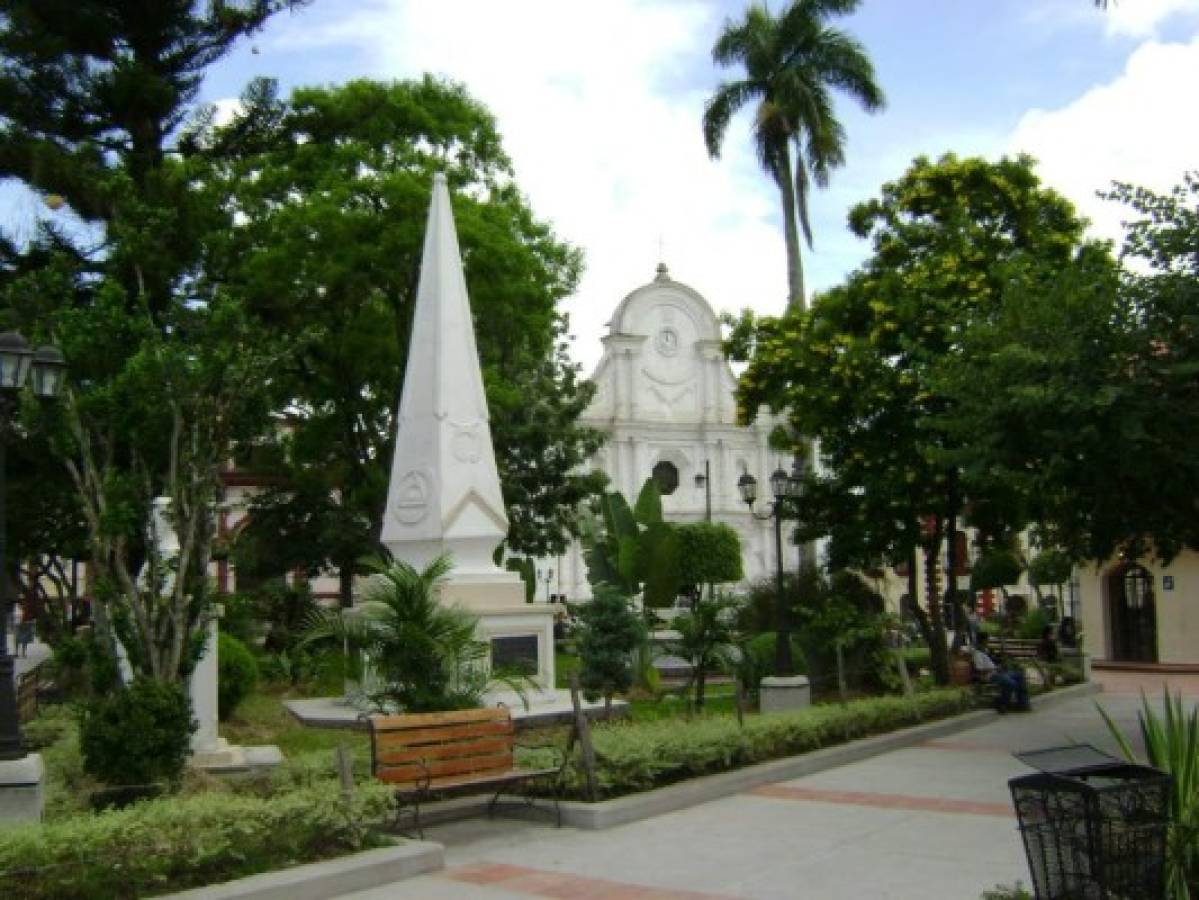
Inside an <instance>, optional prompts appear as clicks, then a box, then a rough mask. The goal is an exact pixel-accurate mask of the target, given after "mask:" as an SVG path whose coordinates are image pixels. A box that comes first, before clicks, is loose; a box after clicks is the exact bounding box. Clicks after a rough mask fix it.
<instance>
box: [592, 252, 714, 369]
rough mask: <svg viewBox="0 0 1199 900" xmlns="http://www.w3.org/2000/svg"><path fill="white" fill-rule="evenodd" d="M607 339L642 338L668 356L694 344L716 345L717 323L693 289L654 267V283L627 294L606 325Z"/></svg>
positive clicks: (660, 266) (703, 300)
mask: <svg viewBox="0 0 1199 900" xmlns="http://www.w3.org/2000/svg"><path fill="white" fill-rule="evenodd" d="M608 333H609V334H610V335H643V336H645V337H650V338H653V339H654V342H655V345H657V346H658V348H659V350H665V351H666V352H668V353H669V352H670V351H671V350H672V349H677V348H678V347H680V346H684V345H691V344H693V343H694V342H695V341H697V340H698V341H719V340H720V337H721V335H720V322H719V320H718V319H717V318H716V314H715V313H714V312H713V311H712V307H711V305H710V304H709V303H708V301H707V300H705V299H704V298H703V295H701V294H700V293H699V291H697V290H695V289H694V288H691V287H688V286H687V285H685V284H683V283H682V282H680V281H675V280H674V279H673V278H671V277H670V270H669V269H667V268H666V264H665V263H658V271H657V275H655V277H654V280H653V281H651V282H649V283H648V284H644V285H642V286H641V287H639V288H637V289H636V290H634V291H632V292H630V293H629V294H628V295H627V296H626V297H625V298H624V299H623V300H621V301H620V304H619V305H618V306H617V307H616V311H615V312H614V313H613V314H612V319H611V321H609V322H608Z"/></svg>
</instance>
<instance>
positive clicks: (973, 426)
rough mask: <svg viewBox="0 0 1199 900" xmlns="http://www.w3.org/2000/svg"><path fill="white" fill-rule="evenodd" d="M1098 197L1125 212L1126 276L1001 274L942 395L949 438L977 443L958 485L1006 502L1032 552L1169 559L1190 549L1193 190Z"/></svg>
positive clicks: (1198, 224)
mask: <svg viewBox="0 0 1199 900" xmlns="http://www.w3.org/2000/svg"><path fill="white" fill-rule="evenodd" d="M1109 196H1110V198H1111V199H1113V200H1116V201H1119V202H1122V203H1124V204H1126V205H1127V207H1128V208H1129V213H1130V221H1129V222H1128V225H1127V229H1128V231H1127V238H1126V241H1125V245H1124V249H1123V253H1122V258H1123V260H1124V261H1125V262H1126V265H1125V266H1123V267H1122V268H1121V270H1120V271H1119V272H1117V271H1116V270H1114V269H1113V268H1112V267H1111V265H1110V262H1109V261H1107V260H1106V259H1105V258H1102V257H1099V258H1094V257H1092V258H1091V259H1089V260H1087V261H1086V265H1082V266H1076V267H1073V268H1071V269H1067V270H1062V271H1058V272H1053V271H1037V270H1028V271H1026V272H1024V273H1021V274H1019V275H1016V274H1015V273H1013V277H1012V279H1011V280H1010V281H1009V284H1008V287H1007V290H1006V292H1005V300H1004V305H1003V308H1002V309H1001V310H1000V312H999V314H998V315H997V316H995V317H994V318H993V319H992V320H991V321H988V322H984V323H980V324H977V325H976V326H975V327H973V328H972V329H971V331H970V333H969V334H967V335H966V336H965V340H964V342H963V347H964V352H963V353H962V354H961V357H960V359H959V360H958V364H957V365H956V366H955V367H954V368H953V369H948V368H947V369H945V370H944V371H943V372H942V375H941V388H940V389H942V390H944V392H945V393H947V394H948V395H949V396H950V397H951V398H952V402H953V405H954V409H955V416H954V420H955V421H954V422H953V423H952V424H953V428H954V431H955V433H956V434H959V435H966V434H972V435H983V436H985V439H983V440H979V439H977V438H976V440H975V441H974V446H973V447H972V449H971V451H970V452H969V454H964V460H963V468H964V471H965V472H966V475H967V477H968V478H969V479H970V480H971V481H974V482H979V481H984V480H985V481H986V482H987V483H988V484H999V483H1002V484H1005V485H1007V486H1008V488H1009V490H1011V491H1013V492H1015V493H1016V494H1018V495H1019V496H1020V497H1021V498H1022V501H1021V502H1023V503H1024V504H1025V506H1026V507H1027V509H1028V518H1029V520H1030V521H1031V522H1033V523H1034V524H1035V525H1036V528H1037V530H1038V531H1039V533H1040V537H1041V538H1042V540H1041V543H1042V544H1043V545H1046V546H1052V547H1056V548H1059V549H1060V550H1061V552H1062V553H1063V554H1064V555H1065V556H1066V557H1068V559H1070V560H1084V559H1107V558H1110V557H1112V556H1114V555H1116V554H1124V555H1127V556H1129V557H1130V558H1136V557H1139V556H1143V555H1156V556H1158V557H1159V558H1161V559H1164V560H1168V559H1170V558H1172V557H1173V556H1174V555H1176V554H1177V553H1178V552H1179V551H1180V550H1182V549H1184V548H1187V547H1196V546H1199V533H1197V532H1196V529H1195V519H1194V515H1193V508H1194V498H1195V496H1197V495H1199V461H1197V460H1196V459H1195V456H1194V454H1193V453H1192V452H1191V450H1192V448H1193V447H1194V445H1195V441H1196V440H1199V403H1197V400H1199V392H1197V391H1196V380H1195V375H1196V373H1199V346H1197V339H1196V328H1197V326H1199V320H1197V317H1196V315H1195V312H1194V310H1195V308H1196V303H1197V302H1199V251H1196V249H1195V248H1196V246H1199V181H1197V180H1196V176H1194V175H1191V176H1188V177H1187V178H1186V179H1185V180H1184V182H1183V184H1181V185H1179V186H1178V187H1177V188H1176V189H1174V190H1173V191H1171V192H1169V193H1167V194H1157V193H1155V192H1152V191H1147V190H1144V189H1141V188H1135V187H1132V186H1129V185H1117V187H1116V188H1115V189H1114V190H1113V191H1112V192H1111V194H1110V195H1109ZM1163 483H1169V484H1170V485H1171V490H1169V491H1165V492H1163V491H1162V490H1161V485H1162V484H1163Z"/></svg>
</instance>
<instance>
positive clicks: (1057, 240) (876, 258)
mask: <svg viewBox="0 0 1199 900" xmlns="http://www.w3.org/2000/svg"><path fill="white" fill-rule="evenodd" d="M850 224H851V227H852V228H853V230H854V231H855V233H857V234H858V235H859V236H861V237H864V238H869V239H870V240H871V242H872V245H873V249H874V253H873V255H872V256H871V258H870V259H868V260H867V262H866V263H865V264H864V266H863V267H862V269H860V270H859V271H857V272H855V273H853V274H852V275H851V276H850V278H849V279H848V280H847V282H846V283H845V284H844V285H842V286H840V287H838V288H835V289H833V290H831V291H829V292H827V293H826V294H824V295H822V296H820V297H819V298H817V300H816V301H815V302H814V304H813V307H812V309H811V310H810V311H809V312H806V313H801V312H798V311H794V310H792V311H789V313H788V314H787V315H786V316H784V317H783V318H781V319H763V320H755V319H754V318H753V317H752V315H749V314H743V316H742V319H741V321H740V322H739V323H738V324H737V327H736V328H735V330H734V333H733V336H732V341H731V347H730V349H731V350H732V352H733V354H734V356H739V357H741V358H748V359H749V360H750V364H749V367H748V368H747V370H746V372H745V374H744V375H743V376H742V379H741V382H740V384H739V388H738V401H739V408H740V409H741V410H742V411H743V412H744V414H745V416H746V417H748V416H752V414H753V412H752V411H753V410H756V409H757V408H758V407H759V405H761V404H766V405H769V406H770V407H771V408H772V409H774V410H776V411H781V410H784V409H785V410H787V411H788V415H789V418H790V420H791V423H792V426H793V428H794V429H795V431H796V432H798V433H802V434H807V435H811V436H813V437H816V438H818V439H819V441H820V447H821V450H822V452H823V454H824V457H825V463H826V466H825V468H824V472H825V473H826V474H814V473H810V474H809V478H808V480H809V484H808V486H807V494H806V495H805V503H804V515H803V519H802V520H801V521H800V522H799V533H800V536H801V537H804V538H808V539H810V538H812V537H815V536H818V535H820V534H827V535H829V536H830V538H831V546H830V563H831V565H833V566H834V567H859V568H860V567H866V568H870V567H873V566H875V565H877V564H878V563H879V562H880V561H883V562H888V563H891V564H895V563H901V562H903V563H908V564H909V573H910V574H909V593H910V595H911V596H912V597H918V596H920V594H921V593H923V595H924V597H925V602H924V604H923V605H920V604H917V605H916V610H917V611H918V619H919V620H920V622H921V625H922V628H923V629H924V630H925V633H926V637H927V638H928V642H929V645H930V648H931V650H932V664H933V669H934V672H935V673H936V674H937V676H938V678H939V679H942V680H944V679H947V678H948V658H947V655H946V651H945V629H944V622H943V616H942V609H941V603H940V597H939V591H938V587H939V585H938V577H939V568H938V562H937V561H938V559H939V556H940V550H941V547H942V546H943V545H944V543H945V541H946V539H947V537H948V535H949V534H950V533H951V532H952V531H954V530H955V529H956V528H957V523H958V522H959V520H960V517H961V516H962V513H963V510H964V509H965V508H966V506H967V504H970V506H971V508H972V509H977V510H980V511H986V512H988V514H989V515H990V516H991V517H992V518H993V519H994V520H995V521H994V522H992V523H990V524H989V525H988V527H989V528H992V529H996V530H997V529H999V528H1000V526H1003V528H1004V530H1018V529H1019V528H1021V527H1023V525H1024V524H1025V523H1026V522H1027V521H1028V510H1027V508H1026V507H1025V506H1023V505H1022V503H1021V502H1020V499H1021V497H1020V495H1018V494H1013V493H1012V492H1010V491H1009V490H1007V488H1005V486H1004V485H1003V484H1002V483H997V482H996V481H988V480H987V479H985V478H979V479H977V480H971V479H970V478H969V477H968V476H969V475H970V474H971V473H969V472H967V469H966V467H967V464H968V460H969V456H970V452H971V448H972V447H973V446H974V441H975V440H977V439H978V437H977V435H976V434H975V433H974V432H973V431H972V430H968V429H964V428H962V427H961V422H962V420H961V418H960V416H959V410H958V407H957V404H956V402H955V401H954V399H953V397H952V393H951V392H950V391H948V390H946V389H945V388H944V387H943V381H944V379H945V378H946V377H947V374H946V373H947V372H949V371H952V370H953V369H954V367H957V366H960V365H961V364H962V361H963V356H964V349H963V348H964V346H965V343H966V339H967V336H968V335H969V334H970V332H971V330H972V329H973V328H975V327H977V326H978V325H979V324H980V323H985V322H987V321H990V320H991V319H993V318H994V317H995V316H996V315H997V314H998V313H999V311H1000V310H1001V309H1002V307H1003V302H1004V297H1005V291H1006V290H1007V286H1008V285H1009V283H1010V282H1011V281H1012V279H1013V278H1019V277H1021V276H1022V273H1025V272H1029V271H1035V272H1038V273H1052V272H1062V273H1066V272H1070V271H1072V270H1073V269H1074V268H1075V267H1077V266H1084V265H1086V264H1088V263H1089V261H1091V260H1093V259H1095V258H1099V259H1102V258H1103V251H1102V249H1101V248H1096V247H1091V246H1084V245H1083V244H1082V228H1083V223H1082V221H1081V220H1080V219H1079V218H1078V216H1077V215H1076V214H1075V213H1074V210H1073V208H1072V207H1071V205H1070V204H1069V203H1068V202H1067V201H1066V200H1064V199H1063V198H1062V197H1060V196H1059V195H1057V194H1056V193H1054V192H1053V191H1050V190H1048V189H1046V188H1044V187H1042V186H1041V185H1040V183H1039V181H1038V179H1037V177H1036V174H1035V173H1034V171H1033V164H1032V161H1031V160H1030V159H1029V158H1027V157H1019V158H1016V159H1004V160H1001V161H999V162H997V163H991V162H986V161H984V160H981V159H958V158H957V157H955V156H952V155H947V156H945V157H943V158H942V159H940V160H939V161H937V162H931V161H929V160H928V159H925V158H919V159H917V160H916V161H915V162H914V163H913V164H912V166H911V167H910V168H909V169H908V171H907V172H906V173H905V174H904V176H903V177H902V178H901V179H899V180H898V181H896V182H893V183H889V184H887V185H885V186H884V187H883V191H882V195H881V197H879V198H878V199H876V200H872V201H869V202H866V203H863V204H860V205H858V206H856V207H854V209H853V210H852V211H851V213H850ZM951 545H952V542H951ZM918 554H922V555H923V556H924V560H925V572H926V574H927V576H928V577H927V579H926V583H925V585H924V586H923V591H922V592H921V590H920V586H919V585H917V584H916V583H915V579H916V576H915V571H916V566H915V560H916V557H917V555H918ZM948 587H949V588H950V589H952V584H950V585H948Z"/></svg>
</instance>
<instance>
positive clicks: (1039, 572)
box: [1028, 549, 1074, 588]
mask: <svg viewBox="0 0 1199 900" xmlns="http://www.w3.org/2000/svg"><path fill="white" fill-rule="evenodd" d="M1073 570H1074V562H1073V560H1071V559H1070V557H1069V556H1067V555H1066V554H1065V553H1063V552H1062V551H1061V550H1056V549H1049V550H1042V551H1041V552H1040V553H1038V554H1037V555H1036V556H1034V557H1033V558H1032V559H1031V560H1030V561H1029V563H1028V583H1029V584H1031V585H1032V586H1033V587H1036V588H1042V587H1057V586H1059V585H1063V584H1065V583H1066V582H1068V581H1069V580H1070V573H1071V572H1072V571H1073Z"/></svg>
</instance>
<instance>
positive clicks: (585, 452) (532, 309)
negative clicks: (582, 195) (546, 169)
mask: <svg viewBox="0 0 1199 900" xmlns="http://www.w3.org/2000/svg"><path fill="white" fill-rule="evenodd" d="M192 139H193V140H194V142H195V143H196V144H197V146H201V147H204V146H207V147H210V148H211V150H210V151H209V152H211V153H212V154H213V155H215V156H217V157H218V159H219V160H220V162H221V165H220V168H219V171H218V175H217V177H218V179H219V182H220V184H221V186H222V188H223V189H224V190H227V191H229V192H230V193H232V195H233V200H232V204H233V206H234V208H235V209H236V210H237V212H238V214H239V221H240V225H239V227H238V228H236V229H229V231H228V234H227V239H226V241H225V242H224V244H223V245H222V246H220V247H218V248H217V251H216V254H215V257H216V264H217V265H219V266H220V267H222V268H223V269H224V270H225V271H227V273H228V277H229V280H230V282H231V283H232V284H233V285H234V287H235V289H236V290H238V291H239V292H241V293H244V295H245V296H246V297H247V302H248V304H249V305H250V307H251V308H252V309H253V310H255V311H256V312H257V313H259V314H260V315H262V316H263V318H264V319H266V320H267V321H268V322H270V323H271V324H272V326H274V327H278V328H280V329H283V330H288V329H296V328H301V329H302V328H308V327H317V328H319V329H320V331H321V335H322V337H321V340H320V342H319V344H313V345H308V346H306V347H305V348H303V350H302V352H301V355H300V359H299V360H298V361H297V365H295V366H293V367H290V368H288V369H286V370H283V371H281V372H279V373H277V378H278V380H279V387H280V390H281V393H284V396H286V398H287V399H288V400H289V401H292V402H295V403H297V404H298V405H301V406H302V407H303V408H304V409H305V411H306V415H304V416H303V417H301V418H299V419H297V420H296V421H294V422H293V423H292V426H293V427H292V428H291V430H290V434H289V436H288V437H287V439H286V440H285V441H283V443H282V446H281V447H280V448H279V451H280V454H279V455H280V456H281V458H282V461H283V463H284V465H285V470H286V471H287V472H288V475H289V479H288V484H287V485H285V486H284V487H281V488H280V490H279V491H277V492H276V497H275V498H274V500H273V501H271V502H272V503H273V504H274V505H275V506H276V507H277V508H278V509H279V511H280V513H281V514H282V515H283V516H284V517H285V518H290V520H291V525H290V527H289V528H288V532H289V533H294V534H296V535H297V536H299V537H302V538H303V540H302V541H300V542H297V544H296V545H295V549H294V550H293V549H289V548H287V547H286V546H282V547H277V548H276V551H277V552H278V553H279V554H280V555H283V556H287V555H294V556H295V557H296V558H297V559H298V560H299V561H300V563H301V564H302V565H304V566H328V565H336V566H338V567H339V568H347V567H348V568H354V567H355V564H356V561H357V558H358V557H359V556H360V555H361V554H362V552H363V550H364V548H367V549H369V548H370V547H371V546H372V545H373V542H374V541H375V539H376V537H377V535H378V532H379V526H380V523H381V521H382V515H383V505H384V502H385V496H386V489H387V470H386V466H387V464H388V463H387V461H388V460H390V458H391V451H390V447H391V441H392V439H393V437H394V431H395V422H394V420H393V417H394V412H395V398H396V397H397V396H399V395H400V392H401V390H402V381H403V377H404V361H405V359H406V356H407V351H408V339H409V329H410V325H411V321H410V320H411V316H412V308H413V304H414V302H415V291H416V287H417V284H418V277H417V276H418V267H419V264H420V258H421V250H422V242H423V230H424V222H425V217H426V212H427V209H428V205H429V198H430V186H431V182H432V175H433V173H434V172H435V171H443V172H445V174H446V176H447V178H448V180H449V184H450V187H451V191H452V195H453V205H454V218H455V223H456V226H457V233H458V239H459V242H460V244H461V248H462V252H463V253H462V255H463V259H464V266H465V275H466V283H467V287H468V290H469V292H470V298H471V307H472V309H473V310H474V313H475V316H476V320H477V325H476V330H477V343H478V349H479V353H480V357H481V362H482V367H483V378H484V382H485V386H486V390H487V399H488V405H489V408H490V411H491V429H492V437H493V442H494V444H495V447H496V457H497V459H496V462H497V466H498V469H499V474H500V479H501V484H502V486H503V490H504V500H505V505H506V507H507V509H508V513H509V533H508V546H509V549H510V550H511V551H512V552H514V553H519V554H528V555H531V556H548V555H553V554H555V553H557V552H561V551H562V550H563V549H564V548H565V545H566V543H567V542H568V538H569V536H570V534H571V533H572V531H573V528H574V523H573V518H574V513H573V511H574V509H575V508H576V506H577V505H578V503H579V502H580V501H583V500H585V499H587V498H588V497H590V496H591V495H592V494H593V493H594V492H595V491H596V490H597V489H598V488H599V486H600V482H599V480H597V479H596V477H595V476H594V475H592V474H589V473H587V472H586V470H585V466H584V463H585V461H586V460H587V458H588V457H590V455H591V454H592V453H593V452H594V450H595V449H596V448H597V447H598V444H599V434H598V433H597V432H595V431H592V430H591V429H587V428H582V427H580V426H579V424H578V421H577V420H578V417H579V415H580V413H581V412H582V410H583V409H584V408H585V407H586V406H587V404H588V402H589V401H590V399H591V396H592V392H593V388H592V387H591V386H590V385H589V384H588V383H587V382H586V381H585V379H582V378H581V377H579V368H578V366H577V365H575V364H573V363H572V362H571V361H570V359H569V357H568V355H567V353H566V350H565V339H566V329H567V323H566V320H565V317H564V316H562V315H561V314H560V313H559V312H558V310H557V304H558V302H559V301H561V300H562V299H563V298H565V297H567V296H569V295H570V294H571V293H573V291H574V289H575V286H576V284H577V282H578V278H579V272H580V269H581V265H582V257H581V254H580V253H579V251H578V250H576V249H575V248H573V247H571V246H569V245H568V244H566V243H564V242H563V241H561V240H560V239H559V238H558V237H557V236H556V235H555V233H554V231H553V229H552V228H551V227H550V226H549V225H548V224H547V223H544V222H541V221H539V220H538V219H537V218H536V216H535V215H534V213H533V211H532V210H531V209H529V207H528V205H527V202H526V200H525V199H524V197H523V195H522V192H521V191H520V188H519V185H518V184H517V182H516V179H515V173H514V172H513V169H512V164H511V160H510V159H509V158H508V156H507V154H506V153H505V152H504V148H503V144H502V141H501V136H500V132H499V128H498V126H497V124H496V121H495V118H494V116H493V115H492V114H491V113H490V111H488V110H487V109H486V108H485V107H484V106H483V105H482V104H481V103H479V102H478V101H477V100H476V99H474V98H473V97H471V96H470V95H469V94H468V93H467V91H466V89H465V88H464V87H463V86H462V85H460V84H456V83H454V82H450V81H446V80H441V79H437V78H434V77H432V76H426V77H423V78H419V79H414V80H406V81H395V82H389V83H381V82H374V81H367V80H356V81H352V82H349V83H347V84H344V85H339V86H334V87H309V88H299V89H297V90H295V91H294V92H293V93H292V95H291V96H290V97H288V98H281V97H280V96H278V92H277V87H276V85H275V84H274V83H273V82H270V81H266V80H259V81H256V82H254V83H252V84H251V85H250V86H249V88H248V89H247V91H246V92H245V96H244V97H243V107H242V110H241V112H240V115H238V116H237V117H236V118H235V119H234V120H233V121H232V122H230V123H229V124H228V125H225V126H220V127H212V126H211V123H207V124H206V125H205V126H204V127H200V128H197V129H196V130H195V132H194V135H193V138H192ZM265 534H266V535H270V532H269V531H267V532H265ZM342 587H343V590H344V591H348V589H349V582H348V581H346V582H343V585H342ZM343 599H345V600H348V597H345V596H343Z"/></svg>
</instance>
